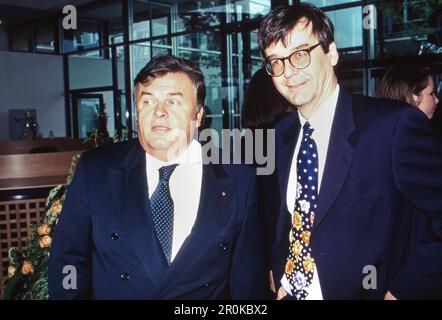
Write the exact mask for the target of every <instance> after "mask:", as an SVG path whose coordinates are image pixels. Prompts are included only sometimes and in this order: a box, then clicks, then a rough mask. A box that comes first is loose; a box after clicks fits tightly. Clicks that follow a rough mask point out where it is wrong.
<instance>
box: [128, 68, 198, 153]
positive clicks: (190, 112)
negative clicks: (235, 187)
mask: <svg viewBox="0 0 442 320" xmlns="http://www.w3.org/2000/svg"><path fill="white" fill-rule="evenodd" d="M136 90H137V93H136V104H137V115H138V131H139V141H140V144H141V145H142V147H143V149H144V150H145V151H146V152H147V153H149V154H150V155H152V156H153V157H155V158H157V159H159V160H162V161H171V160H173V159H174V158H176V157H177V156H178V155H179V153H181V151H183V150H184V149H185V148H186V147H187V146H188V144H189V143H190V142H191V138H192V137H193V134H194V131H195V129H196V128H198V127H199V126H200V124H201V117H202V114H203V108H201V110H199V112H197V99H196V88H195V86H194V84H193V82H192V80H190V78H189V77H188V76H187V75H186V74H184V73H181V72H177V73H167V74H165V75H163V76H161V77H158V78H155V79H153V80H152V81H150V82H149V83H146V84H144V85H143V84H138V86H137V88H136Z"/></svg>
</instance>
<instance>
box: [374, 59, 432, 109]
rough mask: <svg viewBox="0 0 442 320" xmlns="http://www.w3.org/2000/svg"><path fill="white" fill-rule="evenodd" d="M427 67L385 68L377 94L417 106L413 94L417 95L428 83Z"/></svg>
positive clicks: (428, 70)
mask: <svg viewBox="0 0 442 320" xmlns="http://www.w3.org/2000/svg"><path fill="white" fill-rule="evenodd" d="M430 76H431V70H430V69H429V68H414V69H410V68H404V67H399V66H397V67H393V68H390V69H388V70H387V72H386V73H385V75H384V77H383V78H382V80H381V83H380V84H379V88H378V90H377V94H376V95H377V96H378V97H380V98H388V99H395V100H401V101H404V102H407V103H409V104H411V105H414V106H417V104H418V103H417V102H416V101H415V100H414V98H413V94H414V95H416V96H418V95H419V94H420V93H421V91H422V90H424V89H425V88H426V87H427V85H428V77H430Z"/></svg>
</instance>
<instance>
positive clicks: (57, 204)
mask: <svg viewBox="0 0 442 320" xmlns="http://www.w3.org/2000/svg"><path fill="white" fill-rule="evenodd" d="M51 212H53V213H55V214H60V212H61V203H60V200H57V201H55V202H54V203H53V204H52V206H51Z"/></svg>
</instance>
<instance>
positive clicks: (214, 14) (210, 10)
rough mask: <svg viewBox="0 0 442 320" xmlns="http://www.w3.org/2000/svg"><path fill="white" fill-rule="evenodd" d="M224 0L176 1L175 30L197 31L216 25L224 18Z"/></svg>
mask: <svg viewBox="0 0 442 320" xmlns="http://www.w3.org/2000/svg"><path fill="white" fill-rule="evenodd" d="M225 12H226V6H225V1H222V0H213V1H180V2H178V21H177V30H176V31H178V32H180V31H198V30H201V29H204V28H207V27H209V26H216V25H219V24H221V22H222V21H224V20H225Z"/></svg>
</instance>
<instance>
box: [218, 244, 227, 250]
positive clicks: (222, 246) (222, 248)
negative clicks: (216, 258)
mask: <svg viewBox="0 0 442 320" xmlns="http://www.w3.org/2000/svg"><path fill="white" fill-rule="evenodd" d="M218 248H220V249H221V250H222V251H226V250H227V245H226V244H224V243H221V244H220V245H219V246H218Z"/></svg>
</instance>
